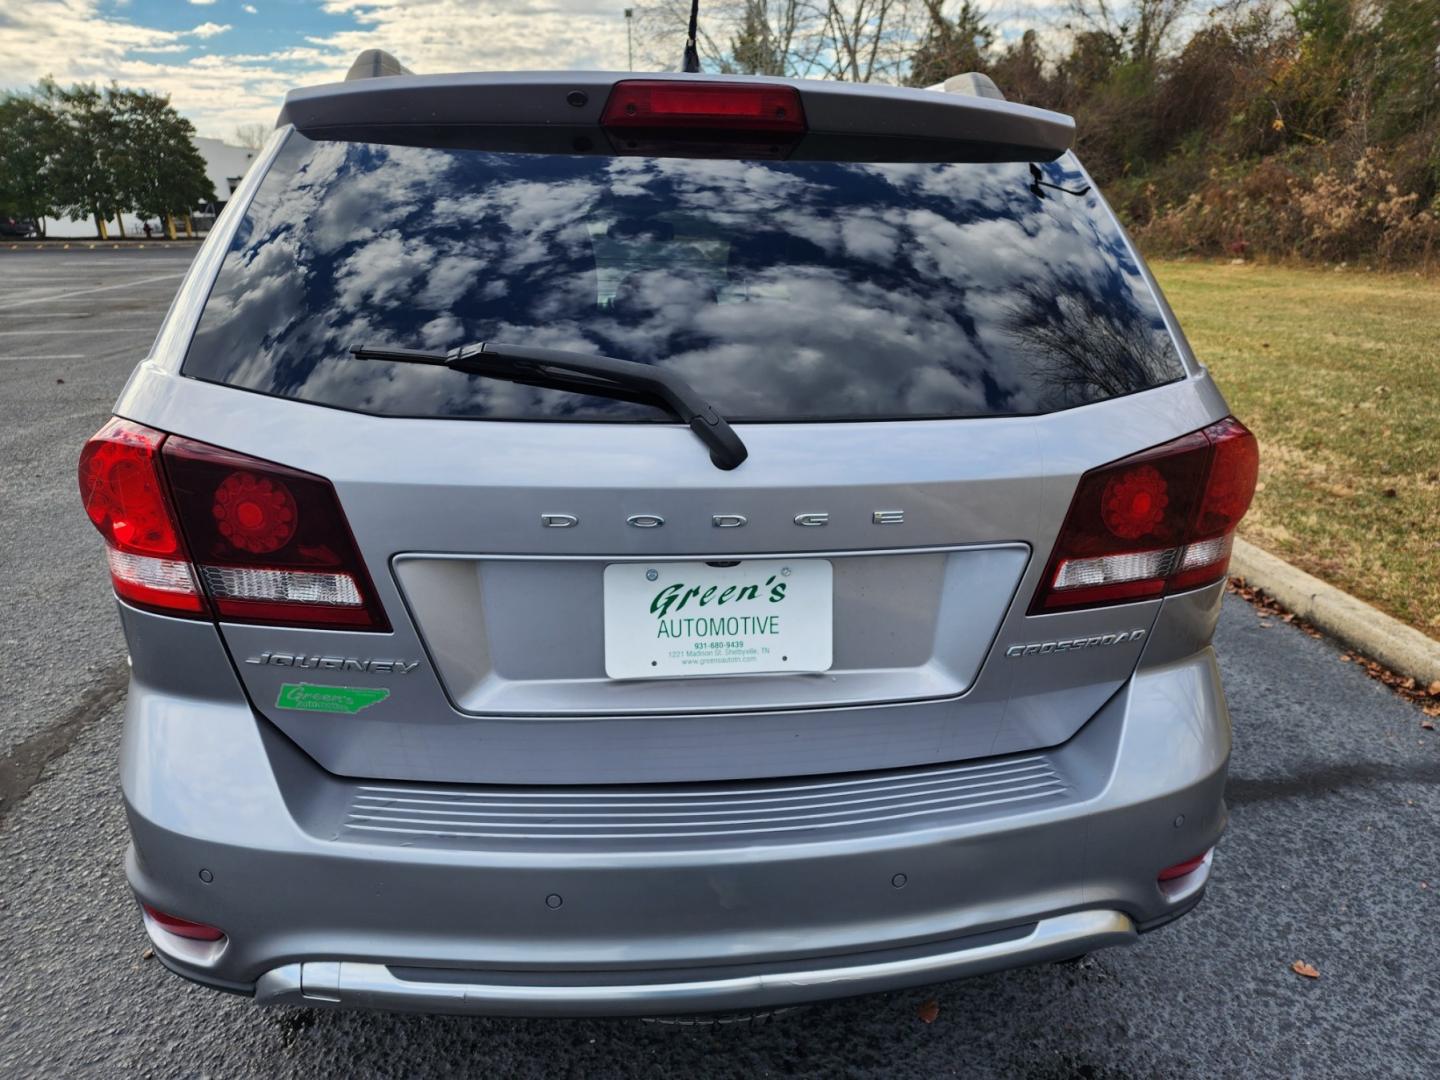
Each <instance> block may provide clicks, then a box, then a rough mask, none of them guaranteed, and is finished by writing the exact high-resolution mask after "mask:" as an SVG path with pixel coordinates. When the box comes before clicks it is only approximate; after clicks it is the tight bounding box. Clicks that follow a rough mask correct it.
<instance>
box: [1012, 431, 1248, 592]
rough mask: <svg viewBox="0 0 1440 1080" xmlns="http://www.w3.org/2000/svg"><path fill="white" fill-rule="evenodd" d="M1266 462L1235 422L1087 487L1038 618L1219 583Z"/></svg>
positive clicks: (1132, 460)
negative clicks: (1079, 608)
mask: <svg viewBox="0 0 1440 1080" xmlns="http://www.w3.org/2000/svg"><path fill="white" fill-rule="evenodd" d="M1259 466H1260V453H1259V448H1258V446H1257V444H1256V442H1255V436H1254V435H1252V434H1250V432H1249V430H1248V429H1247V428H1246V427H1245V425H1244V424H1242V423H1240V421H1238V420H1236V419H1235V418H1234V417H1227V418H1226V419H1224V420H1221V421H1220V422H1218V423H1215V424H1211V425H1210V426H1209V427H1207V428H1205V429H1204V430H1203V431H1195V432H1191V433H1190V434H1189V435H1183V436H1181V437H1180V438H1178V439H1175V440H1173V441H1171V442H1168V443H1163V444H1162V445H1160V446H1156V447H1152V448H1151V449H1149V450H1143V451H1141V452H1140V453H1138V454H1134V455H1132V456H1130V457H1128V458H1122V459H1121V460H1120V461H1116V462H1112V463H1111V464H1109V465H1105V466H1102V467H1101V468H1098V469H1092V470H1091V471H1089V472H1087V473H1086V474H1085V475H1084V476H1082V477H1081V478H1080V483H1079V485H1078V487H1077V488H1076V491H1075V497H1074V499H1073V500H1072V501H1071V503H1070V511H1069V513H1068V514H1066V516H1065V524H1064V525H1063V526H1062V527H1061V529H1060V535H1059V537H1058V538H1057V539H1056V541H1055V550H1054V552H1053V553H1052V554H1051V556H1050V564H1049V566H1048V567H1047V568H1046V571H1045V577H1044V580H1043V581H1042V583H1041V586H1040V589H1039V590H1038V591H1037V592H1036V594H1035V600H1034V602H1033V603H1032V604H1031V605H1030V614H1032V615H1037V614H1042V613H1044V612H1047V611H1058V610H1062V609H1065V608H1075V607H1086V606H1090V605H1093V604H1110V603H1117V602H1121V601H1125V600H1139V599H1144V598H1146V597H1152V596H1160V595H1163V594H1164V593H1167V592H1178V591H1180V590H1183V589H1193V588H1198V587H1199V586H1202V585H1207V584H1210V583H1211V582H1214V581H1219V580H1220V579H1221V578H1223V577H1224V576H1225V572H1226V570H1227V569H1228V567H1229V564H1230V546H1231V543H1232V541H1233V539H1234V534H1235V526H1236V525H1237V524H1238V523H1239V521H1240V519H1241V518H1242V517H1244V516H1245V511H1246V510H1247V509H1249V506H1250V500H1251V498H1252V497H1253V496H1254V494H1255V478H1256V474H1257V472H1258V471H1259Z"/></svg>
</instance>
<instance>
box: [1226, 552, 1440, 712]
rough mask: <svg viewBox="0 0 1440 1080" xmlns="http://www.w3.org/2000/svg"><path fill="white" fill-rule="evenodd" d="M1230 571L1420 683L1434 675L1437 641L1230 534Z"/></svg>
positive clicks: (1438, 662) (1439, 672)
mask: <svg viewBox="0 0 1440 1080" xmlns="http://www.w3.org/2000/svg"><path fill="white" fill-rule="evenodd" d="M1230 573H1232V574H1234V575H1236V576H1237V577H1243V578H1244V579H1245V583H1246V584H1247V585H1251V586H1253V587H1255V588H1257V589H1262V590H1264V591H1265V592H1266V593H1268V594H1269V595H1270V596H1271V597H1273V598H1274V599H1275V601H1276V602H1277V603H1278V604H1280V606H1281V607H1283V608H1285V609H1286V610H1288V611H1293V612H1294V613H1295V614H1296V615H1298V616H1299V617H1300V618H1302V619H1304V620H1305V621H1306V622H1308V623H1310V624H1311V625H1312V626H1314V627H1315V628H1316V629H1319V630H1323V631H1324V632H1325V633H1327V634H1329V635H1330V636H1331V637H1333V638H1335V639H1336V640H1338V641H1340V642H1341V643H1342V644H1345V645H1348V646H1349V647H1350V648H1352V649H1354V650H1355V651H1356V652H1358V653H1360V654H1361V655H1363V656H1367V657H1369V658H1370V659H1371V660H1378V661H1379V662H1380V663H1382V664H1384V665H1385V666H1386V667H1387V668H1389V669H1390V670H1391V671H1393V672H1395V673H1396V674H1398V675H1408V676H1413V677H1414V679H1415V681H1416V682H1418V683H1419V684H1420V685H1421V686H1429V685H1430V684H1431V683H1432V682H1435V681H1436V680H1437V679H1440V641H1435V640H1434V639H1433V638H1429V637H1426V636H1425V635H1424V634H1422V633H1420V631H1419V630H1415V629H1412V628H1411V627H1409V626H1406V625H1405V624H1404V623H1402V622H1400V621H1399V620H1398V619H1394V618H1392V617H1390V616H1389V615H1386V614H1385V613H1384V612H1383V611H1379V610H1377V609H1376V608H1373V607H1371V606H1370V605H1369V604H1367V603H1364V602H1363V601H1360V600H1357V599H1355V597H1353V596H1351V595H1350V594H1349V593H1346V592H1341V591H1340V590H1339V589H1337V588H1335V586H1333V585H1327V584H1325V582H1323V581H1321V580H1320V579H1319V578H1317V577H1312V576H1310V575H1309V574H1307V573H1305V571H1303V570H1297V569H1296V568H1295V567H1293V566H1291V565H1290V564H1289V563H1287V562H1286V561H1285V560H1283V559H1278V558H1276V557H1275V556H1274V555H1271V554H1270V553H1269V552H1268V551H1261V550H1260V549H1259V548H1258V547H1256V546H1255V545H1254V544H1250V543H1247V542H1245V541H1244V540H1241V539H1240V538H1239V537H1236V538H1235V550H1234V552H1233V554H1232V555H1231V556H1230Z"/></svg>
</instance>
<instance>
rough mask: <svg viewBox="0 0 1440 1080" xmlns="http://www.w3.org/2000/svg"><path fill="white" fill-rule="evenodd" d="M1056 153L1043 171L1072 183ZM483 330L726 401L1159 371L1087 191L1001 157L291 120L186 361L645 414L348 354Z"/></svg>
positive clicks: (301, 387) (1034, 395) (1018, 397)
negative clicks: (719, 152)
mask: <svg viewBox="0 0 1440 1080" xmlns="http://www.w3.org/2000/svg"><path fill="white" fill-rule="evenodd" d="M1068 160H1070V159H1068V158H1067V159H1062V162H1061V163H1059V164H1056V165H1049V166H1044V167H1043V169H1044V172H1043V175H1044V178H1045V180H1046V181H1047V183H1048V182H1054V183H1058V184H1060V185H1062V186H1064V187H1068V188H1070V189H1071V190H1072V191H1073V190H1080V189H1082V188H1083V187H1084V180H1083V177H1082V176H1081V175H1080V174H1079V173H1078V172H1076V171H1069V170H1070V169H1073V166H1070V167H1069V168H1068V169H1067V166H1066V165H1065V162H1066V161H1068ZM481 341H498V342H506V343H509V344H517V345H532V346H544V347H549V348H558V349H571V350H578V351H581V352H585V353H601V354H604V355H608V356H615V357H621V358H623V359H627V360H637V361H641V362H644V363H648V364H657V365H662V366H665V367H668V368H671V369H673V370H674V371H676V372H677V373H679V374H680V375H682V376H683V377H684V378H685V379H687V380H688V381H689V382H690V383H691V384H692V385H693V386H694V387H695V388H696V389H697V390H698V391H699V392H700V394H701V395H703V396H704V397H705V398H707V399H708V400H710V401H711V402H712V403H713V404H714V405H715V406H716V407H717V409H718V410H719V411H720V413H721V414H722V415H724V416H726V417H728V418H730V419H732V420H739V421H747V420H748V421H782V420H785V421H803V420H878V419H888V418H925V417H975V416H1007V415H1020V414H1028V413H1043V412H1051V411H1054V410H1057V409H1065V408H1070V407H1072V406H1076V405H1083V404H1086V403H1088V402H1093V401H1098V400H1102V399H1105V398H1111V397H1116V396H1119V395H1122V394H1129V393H1133V392H1135V391H1138V390H1143V389H1146V388H1148V387H1151V386H1155V385H1157V384H1160V383H1163V382H1169V381H1172V380H1174V379H1177V378H1180V377H1181V376H1182V375H1183V374H1184V369H1183V366H1182V364H1181V361H1180V359H1179V357H1178V355H1177V353H1176V350H1175V347H1174V345H1173V343H1172V342H1171V340H1170V337H1169V335H1168V333H1167V332H1166V330H1165V326H1164V323H1163V321H1162V319H1161V315H1160V311H1159V309H1158V307H1157V304H1156V301H1155V299H1154V297H1153V295H1152V294H1151V292H1150V290H1149V288H1148V287H1147V285H1146V282H1145V280H1144V278H1143V277H1142V275H1141V273H1140V268H1139V266H1138V265H1137V264H1136V262H1135V259H1134V258H1133V257H1132V255H1131V254H1130V251H1129V250H1128V248H1127V247H1126V244H1125V242H1124V239H1123V238H1122V236H1121V234H1120V231H1119V228H1118V227H1117V226H1116V224H1115V223H1114V221H1113V220H1112V219H1111V217H1110V215H1109V214H1108V213H1107V212H1106V211H1105V210H1104V208H1103V207H1102V206H1101V205H1100V204H1099V202H1098V200H1097V199H1096V197H1095V195H1094V193H1085V194H1070V193H1067V192H1062V191H1059V190H1056V189H1054V188H1042V187H1038V186H1036V185H1035V184H1034V183H1033V178H1032V174H1031V167H1030V166H1029V165H1028V164H1026V163H1023V162H1021V163H1003V164H957V163H922V164H874V163H858V162H828V161H818V162H817V161H790V162H787V161H736V160H711V159H697V158H681V157H676V158H665V157H618V156H617V157H612V156H600V155H594V154H584V155H574V156H569V155H557V154H533V153H498V152H493V151H488V150H477V149H464V150H454V149H430V148H423V147H407V146H388V145H379V144H370V143H357V142H322V141H313V140H311V139H308V138H306V137H304V136H302V135H299V134H298V133H293V134H291V135H290V137H289V139H288V140H287V142H286V143H285V145H284V147H283V148H282V150H281V152H280V154H279V156H278V158H277V159H276V160H275V162H274V164H273V165H272V166H271V168H270V171H269V173H268V174H267V175H266V177H265V179H264V181H263V182H262V184H261V186H260V190H259V192H258V194H257V195H256V197H255V200H254V202H253V203H252V204H251V206H250V208H249V212H248V213H247V215H246V217H245V220H244V221H243V222H242V223H241V225H240V227H239V231H238V233H237V234H236V237H235V240H234V243H233V244H232V246H231V248H230V251H229V252H228V253H227V254H226V256H225V260H224V263H223V265H222V267H221V269H220V273H219V277H218V280H217V281H216V284H215V287H214V290H213V291H212V293H211V296H210V298H209V301H208V303H207V304H206V307H205V310H204V313H203V315H202V317H201V319H200V323H199V327H198V329H197V331H196V333H195V337H194V340H193V342H192V344H191V347H190V350H189V353H188V355H187V357H186V360H185V364H184V369H183V370H184V373H185V374H186V375H189V376H192V377H194V378H199V379H205V380H209V381H212V382H219V383H225V384H227V385H230V386H236V387H242V388H244V389H247V390H253V391H258V392H261V393H265V394H272V395H277V396H280V397H287V398H294V399H296V400H300V401H307V402H313V403H315V404H320V405H328V406H333V407H338V408H344V409H353V410H358V411H362V412H367V413H375V414H380V415H386V416H418V417H457V418H474V419H506V420H585V421H594V420H625V421H635V420H657V419H658V420H667V421H668V420H670V417H669V416H668V415H667V414H665V413H663V412H661V411H660V410H658V409H656V408H652V407H651V406H649V405H645V404H637V403H635V402H627V401H617V400H613V399H609V398H601V397H593V396H589V395H585V394H577V393H572V392H566V391H561V390H552V389H548V388H537V387H532V386H525V385H519V384H515V383H509V382H503V381H499V380H496V379H493V378H488V377H484V376H476V375H464V374H459V373H456V372H452V371H448V370H445V369H443V368H426V367H416V366H411V365H405V364H399V363H394V362H388V361H386V362H380V361H370V360H356V359H353V358H351V357H350V356H349V350H350V349H351V348H353V347H355V346H358V345H362V344H363V345H370V346H392V347H400V348H414V349H430V350H441V351H443V350H446V349H451V348H455V347H458V346H461V345H466V344H471V343H476V342H481Z"/></svg>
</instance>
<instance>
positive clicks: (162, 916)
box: [140, 904, 225, 941]
mask: <svg viewBox="0 0 1440 1080" xmlns="http://www.w3.org/2000/svg"><path fill="white" fill-rule="evenodd" d="M140 906H141V907H143V908H144V909H145V914H146V915H149V916H150V918H152V919H154V920H155V922H156V924H157V925H158V926H159V927H160V928H161V929H162V930H168V931H169V932H170V933H172V934H174V935H175V936H176V937H183V938H190V939H191V940H192V941H219V940H221V939H222V938H223V937H224V936H225V931H223V930H217V929H215V927H213V926H206V925H205V924H204V923H198V922H191V921H190V920H189V919H182V918H179V917H178V916H175V915H167V914H166V913H165V912H163V911H157V910H156V909H155V908H153V907H151V906H150V905H149V904H141V905H140Z"/></svg>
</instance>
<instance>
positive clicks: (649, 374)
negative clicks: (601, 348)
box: [350, 341, 750, 470]
mask: <svg viewBox="0 0 1440 1080" xmlns="http://www.w3.org/2000/svg"><path fill="white" fill-rule="evenodd" d="M350 353H351V355H352V356H354V357H355V358H356V359H357V360H390V361H393V362H395V363H400V364H429V365H432V366H434V367H446V368H450V369H451V370H452V371H461V372H464V373H465V374H467V375H488V376H490V377H491V378H495V379H505V380H507V381H509V382H517V383H525V384H526V385H528V386H542V387H547V388H550V389H555V390H569V391H572V392H574V393H578V394H594V395H597V396H599V397H608V398H615V399H618V400H620V401H633V402H638V403H641V404H646V405H657V404H658V405H661V406H663V407H664V408H665V409H666V410H667V411H669V412H670V413H672V414H673V415H675V416H676V417H678V418H679V419H680V420H681V421H682V422H683V423H685V424H688V425H689V427H690V430H691V431H693V432H694V433H695V434H696V435H697V436H699V438H700V441H701V442H703V443H704V444H705V445H706V446H708V447H709V448H710V460H711V461H712V462H714V463H715V465H716V467H717V468H721V469H727V470H728V469H733V468H735V467H736V466H737V465H739V464H740V463H741V462H742V461H744V460H745V459H746V458H747V457H748V456H749V454H750V451H749V450H747V449H746V448H745V444H744V443H743V442H741V441H740V436H739V435H736V434H735V431H734V429H733V428H731V426H730V425H729V424H727V423H726V422H725V418H724V417H723V416H721V415H720V414H719V413H718V412H717V411H716V410H715V406H714V405H711V404H710V403H709V402H708V401H706V400H705V399H704V398H702V397H701V396H700V395H699V394H698V393H696V391H695V388H694V387H693V386H691V385H690V384H689V383H688V382H686V381H685V380H684V379H682V378H681V377H680V376H679V375H676V374H675V373H674V372H672V371H666V370H664V369H662V368H658V367H655V366H654V365H652V364H640V363H636V362H635V361H634V360H618V359H616V358H615V357H613V356H600V355H598V354H593V353H582V352H571V351H570V350H569V349H535V348H531V347H529V346H527V345H507V344H505V343H504V342H500V341H483V342H481V343H480V344H478V345H463V346H461V347H460V348H458V349H451V350H450V351H449V352H443V353H439V352H424V351H422V350H418V349H383V348H371V347H370V346H368V345H359V346H356V347H355V348H353V349H351V350H350Z"/></svg>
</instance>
